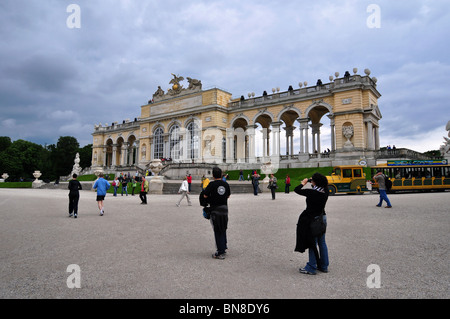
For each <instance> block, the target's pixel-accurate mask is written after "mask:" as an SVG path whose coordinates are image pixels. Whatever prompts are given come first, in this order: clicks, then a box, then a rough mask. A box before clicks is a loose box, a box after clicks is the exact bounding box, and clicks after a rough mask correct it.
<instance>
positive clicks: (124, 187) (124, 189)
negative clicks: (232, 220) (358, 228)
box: [122, 186, 128, 196]
mask: <svg viewBox="0 0 450 319" xmlns="http://www.w3.org/2000/svg"><path fill="white" fill-rule="evenodd" d="M123 191H125V193H126V194H127V196H128V187H127V186H123V187H122V196H123Z"/></svg>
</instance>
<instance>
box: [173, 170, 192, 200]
mask: <svg viewBox="0 0 450 319" xmlns="http://www.w3.org/2000/svg"><path fill="white" fill-rule="evenodd" d="M180 193H181V197H180V200H179V201H178V203H176V205H177V206H178V207H180V203H181V201H182V200H183V198H184V197H186V199H187V202H188V205H189V206H192V203H191V199H190V198H189V193H190V191H189V184H188V181H187V176H186V177H185V178H183V182H182V183H181V186H180V189H179V190H178V194H180Z"/></svg>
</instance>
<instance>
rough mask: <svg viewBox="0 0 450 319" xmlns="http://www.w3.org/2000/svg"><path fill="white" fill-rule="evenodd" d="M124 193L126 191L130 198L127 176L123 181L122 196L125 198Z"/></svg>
mask: <svg viewBox="0 0 450 319" xmlns="http://www.w3.org/2000/svg"><path fill="white" fill-rule="evenodd" d="M123 191H125V193H126V194H127V196H128V178H127V177H126V176H124V177H123V179H122V196H123Z"/></svg>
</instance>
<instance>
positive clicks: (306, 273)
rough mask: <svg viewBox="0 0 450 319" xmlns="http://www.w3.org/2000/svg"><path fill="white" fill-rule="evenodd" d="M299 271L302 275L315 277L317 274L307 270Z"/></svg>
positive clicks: (301, 269)
mask: <svg viewBox="0 0 450 319" xmlns="http://www.w3.org/2000/svg"><path fill="white" fill-rule="evenodd" d="M298 271H299V272H300V273H301V274H305V275H315V274H316V273H315V272H310V271H308V270H306V269H305V268H300V269H299V270H298Z"/></svg>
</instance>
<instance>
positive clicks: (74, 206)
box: [69, 194, 80, 215]
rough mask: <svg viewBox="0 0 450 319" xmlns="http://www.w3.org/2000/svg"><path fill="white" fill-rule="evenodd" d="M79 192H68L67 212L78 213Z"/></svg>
mask: <svg viewBox="0 0 450 319" xmlns="http://www.w3.org/2000/svg"><path fill="white" fill-rule="evenodd" d="M79 199H80V194H69V214H72V213H75V214H77V215H78V200H79Z"/></svg>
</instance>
